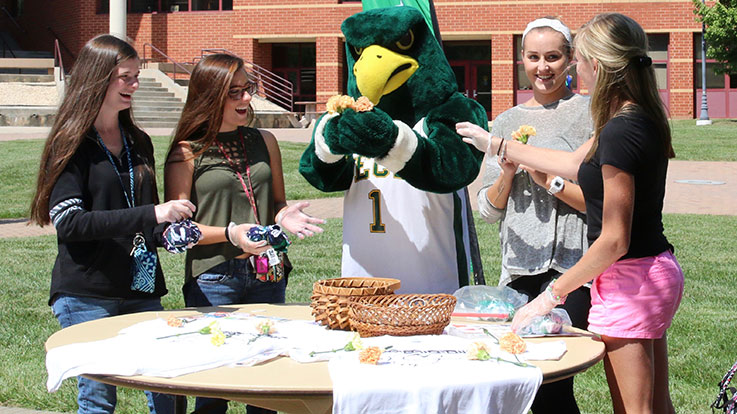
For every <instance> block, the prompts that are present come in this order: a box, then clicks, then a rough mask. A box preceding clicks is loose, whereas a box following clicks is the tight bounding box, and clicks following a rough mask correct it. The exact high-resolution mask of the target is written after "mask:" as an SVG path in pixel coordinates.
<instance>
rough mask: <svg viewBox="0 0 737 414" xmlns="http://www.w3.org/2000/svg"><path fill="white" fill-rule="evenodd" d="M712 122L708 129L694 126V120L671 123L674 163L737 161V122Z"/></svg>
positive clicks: (715, 120) (722, 120) (725, 120)
mask: <svg viewBox="0 0 737 414" xmlns="http://www.w3.org/2000/svg"><path fill="white" fill-rule="evenodd" d="M712 122H713V124H712V125H709V126H696V121H695V120H693V119H679V120H673V121H671V130H672V132H673V149H674V150H675V151H676V159H677V160H683V161H737V120H735V119H714V120H713V121H712Z"/></svg>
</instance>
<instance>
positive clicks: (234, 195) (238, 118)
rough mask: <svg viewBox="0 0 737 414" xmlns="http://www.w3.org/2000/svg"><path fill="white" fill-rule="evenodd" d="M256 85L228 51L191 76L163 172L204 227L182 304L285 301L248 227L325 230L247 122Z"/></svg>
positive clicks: (216, 406) (201, 401)
mask: <svg viewBox="0 0 737 414" xmlns="http://www.w3.org/2000/svg"><path fill="white" fill-rule="evenodd" d="M256 90H257V85H256V83H254V82H253V81H252V80H251V79H250V77H249V75H248V73H247V72H246V69H245V66H244V62H243V60H241V59H240V58H238V57H236V56H232V55H229V54H213V55H209V56H206V57H205V58H203V59H202V60H200V61H199V62H198V63H197V65H196V66H195V68H194V70H193V71H192V76H191V77H190V82H189V91H188V94H187V102H186V103H185V105H184V109H183V111H182V117H181V118H180V120H179V124H178V125H177V129H176V133H175V135H174V139H173V141H172V145H171V149H170V151H169V155H168V157H167V164H166V169H165V188H166V198H167V200H176V199H189V198H191V199H192V202H193V203H195V204H196V205H197V211H196V213H195V215H194V217H193V220H194V221H195V222H196V223H197V225H198V227H199V229H200V230H201V231H202V239H201V240H200V242H199V244H198V245H197V246H195V247H194V248H192V249H190V250H188V251H187V257H186V265H185V282H184V289H183V290H184V300H185V303H186V305H187V306H219V305H229V304H234V303H283V302H284V300H285V291H286V284H287V277H282V278H274V279H273V280H268V279H266V280H263V279H259V278H257V277H256V276H257V272H256V269H255V267H254V262H253V261H252V260H254V261H255V258H256V257H258V256H259V255H260V254H261V253H263V252H264V251H266V250H268V249H269V248H271V246H269V245H266V244H265V241H262V242H253V241H251V240H250V239H249V237H248V235H247V232H248V230H249V229H250V228H252V227H254V226H256V225H257V224H260V225H263V226H266V225H270V224H274V223H277V222H278V224H280V225H281V227H282V228H284V229H286V230H288V231H289V232H291V233H293V234H296V235H297V236H298V237H299V238H304V237H306V236H312V235H313V234H314V233H316V232H321V231H322V229H321V228H320V227H318V226H316V224H319V223H324V220H321V219H317V218H313V217H310V216H309V215H307V214H305V213H303V212H302V209H303V208H305V207H307V206H308V205H309V204H308V203H306V202H300V203H295V204H293V205H291V206H287V202H286V196H285V193H284V176H283V175H282V164H281V153H280V151H279V145H278V144H277V142H276V138H275V137H274V135H273V134H271V133H270V132H268V131H264V130H258V129H255V128H250V127H247V126H246V125H248V124H249V123H250V122H251V120H252V118H253V109H252V107H251V104H250V102H251V96H252V94H254V93H255V92H256ZM236 223H238V224H236ZM249 259H251V260H249ZM196 409H197V410H198V411H199V412H207V413H224V412H226V410H227V401H225V400H219V399H212V398H197V401H196ZM247 411H248V412H249V413H256V412H263V411H262V410H261V409H259V408H258V407H252V406H248V407H247Z"/></svg>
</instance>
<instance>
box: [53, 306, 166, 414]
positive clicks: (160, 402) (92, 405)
mask: <svg viewBox="0 0 737 414" xmlns="http://www.w3.org/2000/svg"><path fill="white" fill-rule="evenodd" d="M162 309H163V308H162V306H161V300H160V299H159V298H155V299H101V298H91V297H84V296H71V295H63V294H62V295H59V296H58V297H57V298H56V299H55V300H54V303H53V304H52V305H51V310H52V311H53V312H54V316H55V317H56V319H57V320H58V321H59V324H60V325H61V327H62V328H67V327H69V326H72V325H76V324H78V323H82V322H87V321H93V320H96V319H101V318H106V317H108V316H117V315H125V314H128V313H135V312H145V311H159V310H162ZM110 357H111V358H115V355H111V356H110ZM144 392H145V394H146V398H147V399H148V408H149V410H150V411H151V413H157V414H170V413H173V412H174V398H173V397H172V396H170V395H167V394H161V393H157V392H150V391H144ZM117 402H118V397H117V392H116V388H115V386H114V385H107V384H103V383H101V382H97V381H93V380H90V379H87V378H83V377H81V376H80V377H77V404H78V405H79V410H78V411H77V412H78V413H79V414H99V413H112V412H114V411H115V405H116V404H117Z"/></svg>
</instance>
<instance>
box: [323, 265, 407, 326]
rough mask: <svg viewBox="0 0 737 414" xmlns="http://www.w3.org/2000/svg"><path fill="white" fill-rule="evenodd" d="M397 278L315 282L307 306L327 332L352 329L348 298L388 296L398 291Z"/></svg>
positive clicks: (341, 278)
mask: <svg viewBox="0 0 737 414" xmlns="http://www.w3.org/2000/svg"><path fill="white" fill-rule="evenodd" d="M399 286H400V281H399V280H398V279H386V278H378V277H339V278H336V279H323V280H318V281H317V282H315V283H314V284H313V285H312V297H311V298H310V299H311V303H310V307H311V308H312V316H314V317H315V321H317V323H319V324H321V325H327V326H328V328H330V329H342V330H349V329H351V322H350V318H349V316H350V315H349V314H350V308H349V307H348V305H349V303H350V301H351V298H354V297H363V296H371V295H391V294H392V293H394V291H395V290H397V289H399Z"/></svg>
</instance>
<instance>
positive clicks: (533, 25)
mask: <svg viewBox="0 0 737 414" xmlns="http://www.w3.org/2000/svg"><path fill="white" fill-rule="evenodd" d="M540 27H549V28H551V29H553V30H555V31H556V32H558V33H560V34H562V35H563V37H565V38H566V40H567V41H568V43H569V44H570V43H571V30H570V29H568V28H567V27H566V25H564V24H563V23H562V22H561V21H560V20H557V19H544V18H543V19H536V20H533V21H531V22H530V23H529V24H527V27H526V28H525V31H524V32H522V45H524V44H525V36H527V33H529V32H530V30H533V29H538V28H540Z"/></svg>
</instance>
